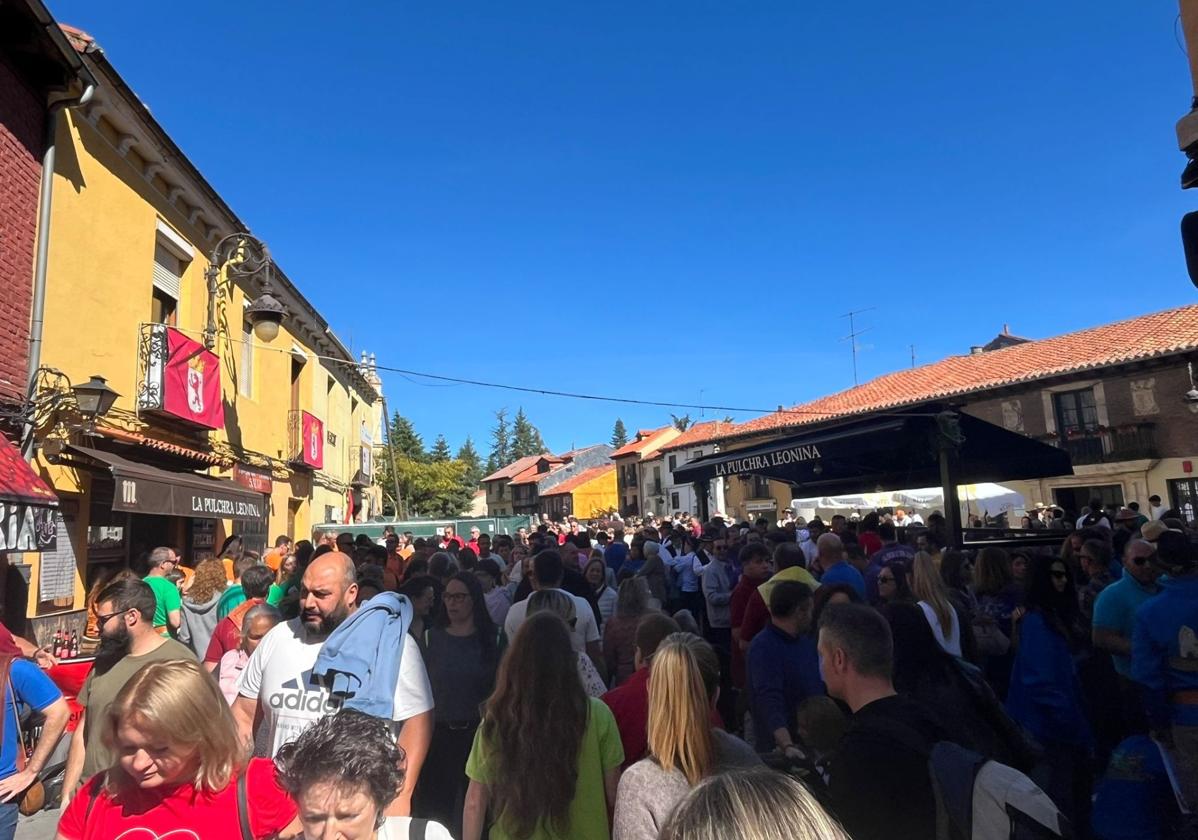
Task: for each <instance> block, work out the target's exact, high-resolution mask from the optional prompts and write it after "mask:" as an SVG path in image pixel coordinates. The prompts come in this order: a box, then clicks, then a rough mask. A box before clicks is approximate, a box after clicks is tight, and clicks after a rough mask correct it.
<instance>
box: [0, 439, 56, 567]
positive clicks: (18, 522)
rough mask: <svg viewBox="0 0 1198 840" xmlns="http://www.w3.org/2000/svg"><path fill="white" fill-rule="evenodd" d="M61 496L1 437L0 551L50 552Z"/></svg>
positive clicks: (54, 536) (53, 542)
mask: <svg viewBox="0 0 1198 840" xmlns="http://www.w3.org/2000/svg"><path fill="white" fill-rule="evenodd" d="M57 507H58V496H56V495H55V494H54V491H53V490H51V489H50V486H49V485H48V484H46V482H44V481H42V478H41V476H39V475H38V474H37V473H35V472H34V471H33V468H32V467H30V466H29V464H27V463H25V459H24V458H22V457H21V451H20V450H19V449H17V448H16V447H15V446H13V445H12V443H10V442H9V441H8V439H7V438H4V437H0V551H50V550H53V549H54V546H55V542H56V539H55V538H56V536H57V526H56V523H55V521H54V516H55V514H54V509H55V508H57Z"/></svg>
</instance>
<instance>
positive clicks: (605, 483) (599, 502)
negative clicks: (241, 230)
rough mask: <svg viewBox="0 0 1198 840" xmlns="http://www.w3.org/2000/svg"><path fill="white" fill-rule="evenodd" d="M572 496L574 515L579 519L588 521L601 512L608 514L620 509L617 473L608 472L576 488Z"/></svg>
mask: <svg viewBox="0 0 1198 840" xmlns="http://www.w3.org/2000/svg"><path fill="white" fill-rule="evenodd" d="M570 495H571V497H572V498H573V504H574V515H575V516H577V517H578V518H579V519H588V518H590V517H591V516H594V515H597V514H598V513H599V512H602V513H606V512H607V511H609V510H612V509H618V508H619V497H618V495H617V494H616V471H615V470H608V471H607V472H606V473H604V474H603V475H600V476H597V477H596V478H593V479H591V480H590V481H588V482H586V483H585V484H582V485H580V486H578V487H576V488H574V490H573V491H571V493H570Z"/></svg>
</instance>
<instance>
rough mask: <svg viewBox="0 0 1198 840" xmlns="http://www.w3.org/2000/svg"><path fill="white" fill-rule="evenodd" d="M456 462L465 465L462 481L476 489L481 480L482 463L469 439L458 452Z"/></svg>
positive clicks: (472, 442) (482, 474)
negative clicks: (464, 475) (464, 474)
mask: <svg viewBox="0 0 1198 840" xmlns="http://www.w3.org/2000/svg"><path fill="white" fill-rule="evenodd" d="M458 460H459V461H461V462H462V463H463V464H465V465H466V477H465V479H464V481H465V482H466V483H467V484H469V485H470V486H471V487H473V488H477V487H478V484H479V482H480V481H482V480H483V476H484V475H485V473H483V462H482V459H481V458H480V457H478V452H477V450H475V448H474V441H473V440H471V439H470V438H469V437H467V438H466V442H465V443H463V444H462V446H461V448H460V449H459V450H458Z"/></svg>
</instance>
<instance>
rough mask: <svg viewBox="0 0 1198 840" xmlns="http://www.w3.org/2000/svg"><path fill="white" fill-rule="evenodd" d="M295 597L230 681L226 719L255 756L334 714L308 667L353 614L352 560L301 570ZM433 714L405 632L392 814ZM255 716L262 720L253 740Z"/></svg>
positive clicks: (408, 798) (323, 559) (415, 770)
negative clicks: (399, 755) (400, 758)
mask: <svg viewBox="0 0 1198 840" xmlns="http://www.w3.org/2000/svg"><path fill="white" fill-rule="evenodd" d="M299 594H300V604H299V606H300V615H299V618H295V619H292V620H291V621H287V622H284V623H282V624H279V625H278V626H277V627H275V628H274V629H273V630H271V631H270V632H269V633H267V634H266V636H265V637H263V639H262V641H261V643H260V644H259V645H258V649H257V650H255V651H254V654H253V655H252V656H251V657H250V661H249V663H248V664H247V665H246V667H245V670H244V671H243V672H242V674H241V677H240V679H239V680H238V682H237V694H238V697H237V700H236V701H235V702H234V703H233V717H234V719H235V720H236V721H237V728H238V731H239V733H240V734H241V737H242V739H243V741H245V742H247V743H254V744H256V745H257V746H256V749H255V753H256V754H259V755H271V756H273V755H274V754H275V753H277V752H278V750H279V747H281V746H283V744H286V743H288V742H290V741H293V740H295V739H296V738H297V737H299V735H300V733H301V732H303V731H304V730H305V729H307V728H308V727H309V726H311V725H312V724H313V723H315V722H316V721H318V720H320V718H322V717H324V716H325V715H326V714H329V713H330V712H335V711H337V706H336V704H335V702H332V701H331V700H330V697H329V691H328V689H327V688H326V687H325V686H323V685H321V684H319V683H317V682H316V681H315V680H314V679H313V676H312V667H313V665H315V664H316V657H317V656H318V655H319V654H320V649H321V647H322V646H323V645H324V643H325V641H326V640H327V639H328V637H329V635H330V634H331V633H332V632H333V631H334V630H336V629H337V628H338V627H339V626H341V624H342V623H343V622H344V621H345V620H346V619H347V618H349V617H350V615H352V614H353V613H354V611H355V610H356V609H357V605H356V601H357V596H358V583H357V575H356V573H355V570H354V563H353V560H352V559H351V558H350V557H349V556H348V555H346V554H341V553H338V552H331V553H329V554H324V555H321V556H320V557H318V558H316V559H315V560H313V561H312V564H311V565H310V566H309V567H308V569H307V571H305V572H304V577H303V580H302V581H301V583H300V593H299ZM398 653H399V652H398V651H397V654H398ZM432 709H433V695H432V689H431V688H430V687H429V682H428V675H427V674H426V673H425V670H424V660H423V659H422V658H421V656H420V649H419V647H418V646H417V645H416V642H415V641H414V640H413V639H412V637H411V636H410V635H409V634H407V633H405V634H404V640H403V653H402V659H401V660H400V672H399V680H398V682H397V683H396V686H395V706H394V712H393V714H392V717H393V718H394V723H393V726H394V727H395V729H396V731H397V732H398V738H399V746H400V747H401V748H403V750H404V752H405V753H406V755H407V769H406V772H405V782H404V787H403V791H402V792H401V793H400V795H399V796H398V797H397V798H396V800H395V802H393V803H392V806H391V808H390V809H388V812H387V813H388V814H389V815H391V816H409V815H410V813H411V806H412V791H413V790H414V789H415V787H416V782H417V780H418V779H419V777H420V768H421V767H422V766H423V764H424V758H425V756H426V755H427V754H428V746H429V742H430V741H431V740H432V732H433V720H432V717H433V713H432ZM259 711H261V714H262V720H261V723H260V724H259V726H258V732H257V737H256V738H255V733H254V731H253V730H254V719H255V716H256V715H257V714H258V712H259Z"/></svg>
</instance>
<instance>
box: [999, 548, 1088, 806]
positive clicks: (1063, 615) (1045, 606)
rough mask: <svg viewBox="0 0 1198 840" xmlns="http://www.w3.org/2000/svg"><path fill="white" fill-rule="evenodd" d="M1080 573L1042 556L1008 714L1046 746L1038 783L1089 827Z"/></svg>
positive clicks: (1022, 627)
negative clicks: (1079, 671) (1078, 658)
mask: <svg viewBox="0 0 1198 840" xmlns="http://www.w3.org/2000/svg"><path fill="white" fill-rule="evenodd" d="M1086 641H1087V639H1086V633H1085V630H1084V628H1083V626H1082V621H1081V610H1080V609H1079V608H1078V601H1077V591H1076V589H1075V588H1074V585H1073V572H1072V571H1071V570H1070V568H1069V565H1068V564H1067V563H1066V562H1065V561H1064V560H1063V559H1061V558H1060V557H1053V556H1040V557H1036V558H1035V559H1034V560H1033V562H1032V567H1031V583H1030V586H1029V587H1028V592H1027V612H1026V613H1025V614H1024V616H1023V618H1022V619H1020V621H1019V625H1018V628H1017V650H1018V652H1017V653H1016V654H1015V664H1014V667H1013V668H1012V669H1011V683H1010V686H1009V687H1008V689H1007V712H1008V714H1010V715H1011V717H1012V718H1013V719H1014V720H1015V722H1016V723H1019V724H1021V725H1022V726H1023V727H1024V728H1025V729H1027V731H1028V732H1029V733H1031V735H1032V736H1033V737H1034V738H1036V739H1037V740H1038V741H1039V742H1040V743H1041V744H1042V745H1043V747H1044V764H1045V767H1044V768H1043V769H1044V778H1043V779H1039V778H1038V779H1037V781H1040V786H1041V787H1042V788H1044V792H1045V793H1047V794H1048V795H1049V796H1051V797H1052V799H1053V801H1054V802H1056V803H1057V806H1058V807H1060V809H1061V811H1062V812H1063V813H1064V814H1065V815H1066V816H1068V817H1069V820H1070V821H1071V822H1072V823H1073V824H1074V825H1082V826H1085V825H1089V824H1090V822H1089V804H1090V788H1091V784H1092V779H1091V776H1090V751H1091V749H1092V747H1093V736H1092V735H1091V731H1090V724H1089V722H1088V721H1087V720H1086V715H1085V711H1084V709H1085V700H1084V698H1083V696H1082V690H1081V685H1080V683H1079V681H1078V676H1077V668H1076V665H1075V656H1077V655H1079V654H1081V653H1082V652H1083V651H1084V649H1085V646H1086Z"/></svg>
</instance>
